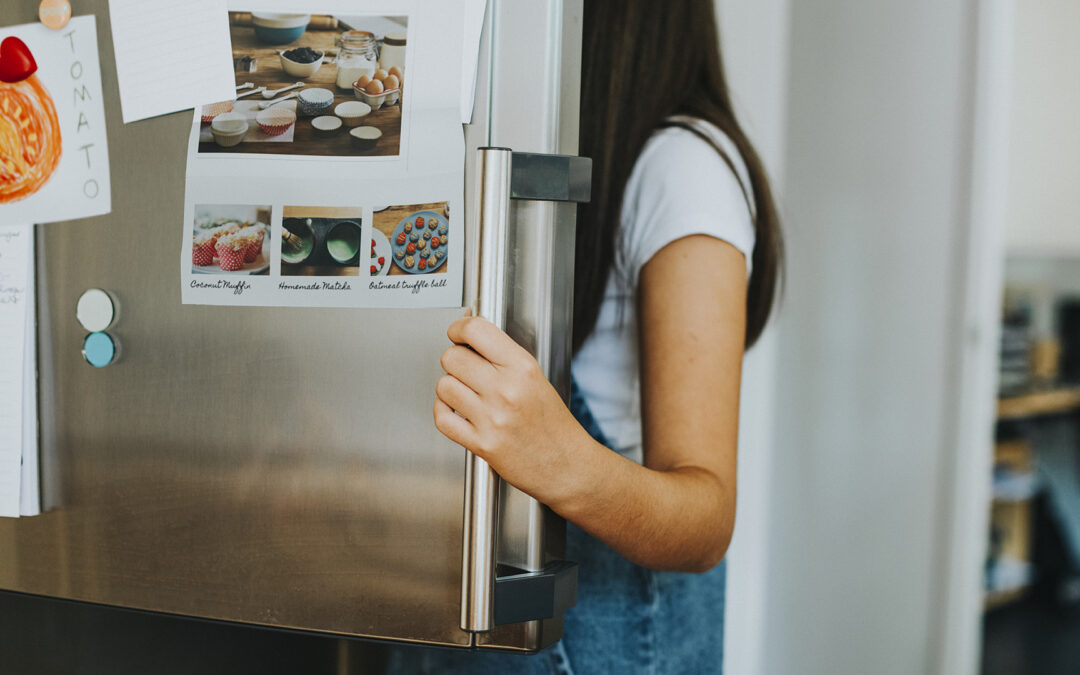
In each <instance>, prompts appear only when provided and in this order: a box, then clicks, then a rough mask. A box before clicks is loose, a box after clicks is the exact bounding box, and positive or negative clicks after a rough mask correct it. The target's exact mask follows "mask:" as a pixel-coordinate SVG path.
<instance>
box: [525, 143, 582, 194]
mask: <svg viewBox="0 0 1080 675" xmlns="http://www.w3.org/2000/svg"><path fill="white" fill-rule="evenodd" d="M591 197H592V160H591V159H589V158H588V157H574V156H571V155H543V154H537V153H532V152H515V153H514V154H513V159H512V160H511V162H510V198H511V199H527V200H532V201H544V202H579V203H583V202H588V201H589V199H590V198H591Z"/></svg>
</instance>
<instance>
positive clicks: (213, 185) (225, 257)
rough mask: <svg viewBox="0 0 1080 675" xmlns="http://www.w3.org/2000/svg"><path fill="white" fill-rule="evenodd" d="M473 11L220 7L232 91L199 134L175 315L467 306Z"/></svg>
mask: <svg viewBox="0 0 1080 675" xmlns="http://www.w3.org/2000/svg"><path fill="white" fill-rule="evenodd" d="M473 4H475V0H453V1H449V2H448V1H445V0H386V1H381V2H375V1H372V2H356V1H355V0H331V1H328V2H324V3H321V4H320V5H318V8H319V12H321V13H319V14H315V13H312V14H307V13H303V12H301V11H300V10H301V9H304V8H306V7H307V5H308V3H299V2H297V1H296V0H291V1H288V2H287V1H285V0H270V1H267V0H260V2H259V3H258V5H257V8H256V9H255V10H254V11H251V10H252V9H253V6H252V4H251V3H249V2H246V0H229V10H230V16H229V23H230V39H231V44H232V62H233V66H234V67H235V76H236V83H235V85H236V91H235V96H234V98H233V99H232V100H227V101H220V102H217V103H214V104H210V105H206V106H202V107H201V108H198V109H196V111H195V115H194V117H193V120H192V126H191V132H190V137H189V146H188V165H187V190H186V196H185V212H184V222H183V235H182V247H181V282H182V300H183V302H184V303H186V304H208V305H252V306H296V307H385V308H395V307H459V306H460V305H461V302H462V285H463V278H464V274H463V272H464V251H465V246H464V232H465V227H464V222H463V214H464V209H463V198H464V197H463V195H464V152H465V143H464V135H463V131H462V127H461V101H462V82H463V80H465V79H467V78H466V77H465V75H463V70H464V69H465V68H466V63H468V61H469V60H468V59H467V58H465V53H464V50H465V44H466V42H467V40H466V33H467V32H468V31H467V28H468V27H469V26H470V25H471V24H472V23H473V21H471V20H468V19H469V16H475V13H473V14H471V15H467V14H466V11H465V10H466V8H467V7H468V6H469V5H473ZM365 10H366V11H365ZM472 48H473V49H474V50H475V48H476V45H473V46H472Z"/></svg>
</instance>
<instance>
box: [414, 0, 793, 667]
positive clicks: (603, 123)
mask: <svg viewBox="0 0 1080 675" xmlns="http://www.w3.org/2000/svg"><path fill="white" fill-rule="evenodd" d="M584 31H585V40H584V45H585V47H584V54H583V61H584V63H583V68H584V77H583V84H582V107H581V110H582V115H581V117H582V123H581V132H582V133H581V139H582V148H581V154H582V155H584V156H588V157H592V158H593V161H594V167H595V168H594V179H593V201H592V203H591V204H588V205H586V206H583V207H582V208H581V210H580V212H579V220H578V227H577V251H578V255H577V265H576V269H575V275H576V276H575V298H574V301H575V304H574V349H575V357H574V361H573V368H572V374H573V379H574V392H573V396H572V399H573V405H572V407H573V408H574V410H573V411H571V410H568V409H567V407H566V406H565V405H564V404H563V402H562V400H561V399H560V397H559V395H558V394H557V393H556V392H555V390H554V389H553V388H552V387H551V385H550V384H549V383H548V382H547V380H546V379H545V378H544V376H543V374H542V373H541V370H540V367H539V366H538V364H537V363H536V361H535V360H533V359H532V357H531V356H530V355H529V354H528V353H527V352H525V351H524V350H523V349H521V348H520V347H519V346H518V345H517V344H515V343H514V342H513V341H512V340H511V339H510V338H509V337H507V336H506V334H505V333H503V332H502V331H501V330H499V329H498V328H496V327H495V326H494V325H492V324H490V323H488V322H486V321H484V320H483V319H479V318H464V319H461V320H459V321H457V322H455V323H454V324H453V325H451V326H450V328H449V330H448V335H449V337H450V339H451V341H452V342H454V343H455V344H454V346H452V347H450V349H448V350H447V351H446V353H445V354H444V355H443V359H442V363H443V368H444V369H445V370H446V373H447V374H446V376H444V377H443V378H442V379H441V380H440V381H439V383H438V386H437V388H436V395H437V400H436V402H435V408H434V416H435V424H436V426H437V427H438V428H439V430H440V431H441V432H442V433H444V434H445V435H446V436H448V437H449V438H450V439H452V440H454V441H455V442H457V443H459V444H461V445H463V446H464V447H466V448H467V449H468V450H470V451H471V452H473V453H475V454H477V455H479V456H480V457H482V458H483V459H485V460H486V461H487V462H488V463H489V464H490V465H491V466H492V467H493V468H494V469H495V470H496V471H497V472H498V473H499V475H500V476H502V477H503V478H504V479H505V480H507V481H509V482H510V483H511V484H513V485H514V486H516V487H518V488H520V489H521V490H523V491H525V492H527V493H528V494H530V495H532V496H533V497H536V498H537V499H539V500H540V501H541V502H543V503H545V504H547V505H548V506H550V507H551V508H552V509H554V510H555V511H556V512H557V513H559V514H560V515H562V516H563V517H564V518H566V519H567V520H568V521H570V523H571V524H572V525H571V526H570V527H569V528H568V529H569V533H568V542H567V545H568V552H567V555H568V557H569V558H570V559H571V560H575V561H577V562H578V563H579V564H580V575H579V591H578V604H577V606H576V607H575V608H573V609H572V610H570V612H568V613H567V615H566V619H565V637H564V639H563V640H562V641H561V642H560V643H559V644H558V645H556V646H555V647H554V648H553V649H551V650H548V651H546V652H544V653H541V654H539V655H536V656H530V657H522V656H515V655H504V654H482V653H481V654H453V653H446V652H428V653H426V654H422V653H417V652H414V653H413V657H414V658H416V659H417V661H414V662H412V664H411V665H409V666H406V665H405V664H404V663H403V662H399V665H401V666H402V669H403V670H411V671H412V672H419V671H422V670H425V669H426V670H427V671H428V672H491V673H515V672H522V673H555V672H576V673H616V672H617V673H637V672H649V673H690V672H693V673H698V672H719V671H720V669H721V662H722V661H721V660H722V648H723V634H722V627H723V625H722V622H723V597H724V568H723V565H722V564H720V563H721V561H722V560H723V558H724V555H725V553H726V551H727V547H728V543H729V541H730V540H731V535H732V531H733V528H734V523H735V475H736V472H735V467H736V439H737V422H738V405H739V377H740V369H741V363H742V354H743V351H744V349H745V348H746V347H749V346H750V345H752V344H753V343H754V341H755V340H756V339H757V337H758V336H759V335H760V334H761V331H762V329H763V328H764V325H765V323H766V320H767V318H768V316H769V313H770V309H771V306H772V302H773V297H774V294H775V289H776V285H777V276H778V270H779V267H780V258H781V241H780V235H779V231H778V224H777V217H776V211H775V208H774V205H773V202H772V197H771V192H770V190H769V185H768V181H767V179H766V176H765V172H764V170H763V168H762V165H761V161H760V160H759V159H758V157H757V155H756V153H755V152H754V150H753V148H752V147H751V145H750V143H749V141H748V140H747V138H746V136H745V134H744V133H743V132H742V130H741V129H740V127H739V125H738V123H737V122H736V121H735V117H734V114H733V112H732V106H731V101H730V99H729V97H728V94H727V86H726V83H725V80H724V74H723V70H722V67H721V61H720V56H719V52H718V48H717V45H718V35H717V30H716V25H715V21H714V17H713V4H712V1H711V0H683V1H681V2H675V3H661V2H655V1H653V0H632V1H621V2H602V1H600V0H586V3H585V23H584ZM612 450H615V452H612ZM575 526H576V527H575ZM417 654H420V655H419V656H418V655H417Z"/></svg>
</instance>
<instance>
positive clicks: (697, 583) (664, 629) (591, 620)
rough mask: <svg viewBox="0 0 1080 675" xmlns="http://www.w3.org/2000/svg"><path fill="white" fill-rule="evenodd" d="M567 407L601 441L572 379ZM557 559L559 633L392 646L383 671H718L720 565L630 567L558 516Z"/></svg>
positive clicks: (506, 674) (409, 674)
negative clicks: (562, 545) (572, 566)
mask: <svg viewBox="0 0 1080 675" xmlns="http://www.w3.org/2000/svg"><path fill="white" fill-rule="evenodd" d="M570 409H571V411H572V412H573V413H574V416H575V417H576V418H577V420H578V422H580V423H581V425H582V426H584V427H585V429H586V430H587V431H588V432H589V433H590V434H591V435H592V436H593V438H595V439H596V440H597V441H599V442H600V443H602V444H604V445H605V446H608V447H610V444H609V443H608V442H607V439H606V438H604V434H603V432H602V431H601V430H600V426H599V425H598V424H597V422H596V419H595V418H594V417H593V416H592V413H591V412H590V411H589V408H588V406H587V405H586V404H585V401H584V399H583V398H582V397H581V395H580V393H579V392H578V390H577V387H576V386H572V388H571V394H570ZM566 530H567V533H566V549H567V558H568V559H570V560H573V561H575V562H577V563H578V565H579V569H578V601H577V605H576V606H574V607H573V608H572V609H571V610H570V611H569V612H567V613H566V616H565V619H564V624H563V627H564V637H563V639H562V640H561V641H560V642H558V643H557V644H555V645H553V646H552V647H550V648H548V649H546V650H544V651H542V652H540V653H539V654H533V655H520V654H506V653H496V652H476V651H459V652H454V651H448V650H435V649H425V648H423V647H401V648H393V649H392V650H391V653H390V660H389V669H388V672H389V673H394V674H395V675H398V674H400V675H414V674H417V673H438V674H440V675H442V674H444V673H445V674H452V673H474V674H478V675H551V674H556V673H561V674H565V675H593V674H607V673H619V674H620V675H638V674H641V675H645V674H649V675H668V674H672V675H675V674H681V673H693V674H695V675H696V674H697V673H721V672H722V667H723V656H724V583H725V564H724V563H720V564H719V565H717V566H716V567H715V568H713V569H712V570H711V571H709V572H706V573H705V574H682V573H678V572H655V571H652V570H649V569H645V568H644V567H639V566H637V565H635V564H633V563H631V562H630V561H628V560H627V559H626V558H624V557H622V556H621V555H619V554H618V553H616V552H615V551H613V550H612V549H611V548H609V547H608V546H606V545H605V544H603V543H602V542H600V541H599V540H597V539H594V538H593V537H591V536H589V535H588V534H586V533H585V532H583V531H582V530H581V529H579V528H577V527H575V526H574V525H572V524H570V523H567V527H566Z"/></svg>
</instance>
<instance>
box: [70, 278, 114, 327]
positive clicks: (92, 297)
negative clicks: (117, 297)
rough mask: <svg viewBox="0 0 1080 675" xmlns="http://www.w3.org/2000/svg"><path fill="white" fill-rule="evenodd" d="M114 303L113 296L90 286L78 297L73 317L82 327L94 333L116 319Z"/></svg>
mask: <svg viewBox="0 0 1080 675" xmlns="http://www.w3.org/2000/svg"><path fill="white" fill-rule="evenodd" d="M116 309H117V308H116V303H115V302H114V301H113V297H112V296H111V295H109V294H108V293H107V292H105V291H103V290H101V289H100V288H91V289H90V290H88V291H86V292H85V293H83V294H82V297H80V298H79V304H78V305H77V306H76V307H75V318H77V319H78V320H79V323H81V324H82V326H83V328H85V329H86V330H88V331H90V332H91V333H96V332H99V331H103V330H105V329H106V328H108V327H109V326H111V325H112V324H113V322H114V321H115V320H116V313H117V312H116Z"/></svg>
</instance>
